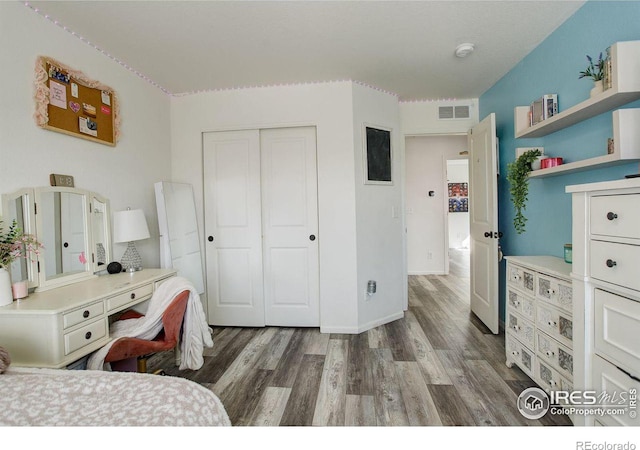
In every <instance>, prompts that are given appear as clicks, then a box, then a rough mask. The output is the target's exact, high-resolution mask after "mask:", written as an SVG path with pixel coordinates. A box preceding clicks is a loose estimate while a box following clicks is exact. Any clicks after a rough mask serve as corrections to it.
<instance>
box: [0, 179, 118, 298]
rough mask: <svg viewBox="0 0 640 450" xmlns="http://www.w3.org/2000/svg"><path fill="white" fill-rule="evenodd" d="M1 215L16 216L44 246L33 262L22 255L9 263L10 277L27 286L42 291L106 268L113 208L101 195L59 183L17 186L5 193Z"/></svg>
mask: <svg viewBox="0 0 640 450" xmlns="http://www.w3.org/2000/svg"><path fill="white" fill-rule="evenodd" d="M3 215H4V218H5V221H12V220H13V219H14V218H15V219H16V221H17V222H18V225H19V226H20V228H22V229H23V230H24V231H25V233H30V234H33V235H35V236H36V237H37V239H38V240H39V241H40V242H41V243H42V245H43V246H44V248H43V249H42V250H41V252H40V255H38V261H37V263H33V264H30V263H29V262H28V261H27V262H25V261H22V262H20V263H17V264H15V265H16V267H15V269H14V266H12V267H11V278H12V282H14V283H15V282H17V281H21V280H24V279H28V280H29V287H35V288H36V290H37V291H44V290H48V289H52V288H56V287H59V286H64V285H67V284H71V283H75V282H77V281H81V280H84V279H87V278H90V277H93V276H95V274H96V273H97V272H100V271H102V270H106V266H107V264H108V262H109V260H110V258H111V233H110V228H111V227H110V218H111V213H110V209H109V201H108V199H106V198H104V197H102V196H101V195H99V194H97V193H94V192H90V191H85V190H83V189H77V188H67V187H60V186H52V187H37V188H29V189H21V190H20V191H17V192H14V193H11V194H5V195H3ZM18 265H20V267H17V266H18Z"/></svg>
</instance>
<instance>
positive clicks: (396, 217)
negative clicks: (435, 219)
mask: <svg viewBox="0 0 640 450" xmlns="http://www.w3.org/2000/svg"><path fill="white" fill-rule="evenodd" d="M399 119H400V117H399V113H398V100H397V98H396V97H395V96H393V95H389V94H385V93H382V92H379V91H375V90H373V89H370V88H367V87H364V86H361V85H358V84H355V85H354V87H353V126H354V149H355V184H356V229H357V231H356V236H357V247H358V293H359V296H358V305H359V306H358V326H359V330H360V331H364V330H367V329H370V328H373V327H375V326H377V325H380V324H382V323H386V322H389V321H391V320H395V319H398V318H400V317H402V316H403V306H404V304H405V302H406V296H407V292H408V291H407V289H408V288H407V276H406V255H405V252H404V248H405V242H404V237H405V236H404V235H405V233H404V231H403V230H404V220H403V213H402V211H403V190H404V189H403V184H404V183H403V181H402V180H403V159H404V158H403V156H404V145H403V144H404V143H403V137H402V133H401V130H400V120H399ZM365 124H367V125H369V126H376V125H377V126H381V127H384V128H387V129H389V128H390V129H391V139H392V142H391V148H392V166H391V167H392V180H393V185H371V184H365V183H364V181H365V176H364V172H365V171H364V164H365V163H364V131H363V127H364V125H365ZM369 280H375V281H376V282H377V291H376V293H375V294H373V295H371V296H367V295H365V292H366V288H367V282H368V281H369Z"/></svg>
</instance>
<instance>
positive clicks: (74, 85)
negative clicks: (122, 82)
mask: <svg viewBox="0 0 640 450" xmlns="http://www.w3.org/2000/svg"><path fill="white" fill-rule="evenodd" d="M35 75H36V80H35V89H36V93H35V100H36V113H35V120H36V124H37V125H38V126H40V127H42V128H45V129H47V130H52V131H56V132H59V133H64V134H67V135H70V136H75V137H79V138H82V139H87V140H90V141H93V142H98V143H100V144H105V145H110V146H115V145H116V143H117V140H118V135H119V125H120V118H119V110H118V99H117V95H116V93H115V91H114V90H113V89H112V88H110V87H109V86H106V85H104V84H102V83H100V82H99V81H96V80H92V79H90V78H88V77H87V76H85V75H84V74H83V73H82V72H80V71H78V70H75V69H72V68H70V67H68V66H66V65H64V64H62V63H60V62H58V61H56V60H54V59H53V58H49V57H47V56H40V57H39V58H38V60H37V62H36V70H35Z"/></svg>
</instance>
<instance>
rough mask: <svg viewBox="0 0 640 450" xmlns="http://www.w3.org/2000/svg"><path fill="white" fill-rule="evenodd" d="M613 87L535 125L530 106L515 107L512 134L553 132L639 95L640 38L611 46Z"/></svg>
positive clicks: (539, 135) (639, 97)
mask: <svg viewBox="0 0 640 450" xmlns="http://www.w3.org/2000/svg"><path fill="white" fill-rule="evenodd" d="M611 63H612V72H613V76H612V87H611V88H609V89H607V90H605V91H604V92H602V93H600V94H598V95H595V96H593V97H591V98H589V99H587V100H585V101H583V102H581V103H578V104H577V105H575V106H573V107H571V108H569V109H567V110H565V111H562V112H560V113H558V114H556V115H555V116H552V117H550V118H549V119H547V120H544V121H542V122H540V123H537V124H536V125H534V126H529V115H528V112H529V107H528V106H517V107H516V108H515V111H514V118H515V124H514V125H515V137H516V138H536V137H542V136H546V135H548V134H551V133H555V132H556V131H559V130H561V129H563V128H566V127H569V126H571V125H575V124H576V123H579V122H582V121H583V120H587V119H590V118H592V117H595V116H597V115H600V114H602V113H605V112H607V111H611V110H612V109H615V108H617V107H619V106H622V105H625V104H627V103H630V102H632V101H635V100H637V99H640V77H639V76H638V74H639V73H640V41H627V42H617V43H615V44H613V45H612V46H611Z"/></svg>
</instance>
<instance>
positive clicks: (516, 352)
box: [511, 350, 520, 356]
mask: <svg viewBox="0 0 640 450" xmlns="http://www.w3.org/2000/svg"><path fill="white" fill-rule="evenodd" d="M511 354H512V355H513V356H518V355H519V354H520V352H519V351H516V350H514V351H512V352H511Z"/></svg>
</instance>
